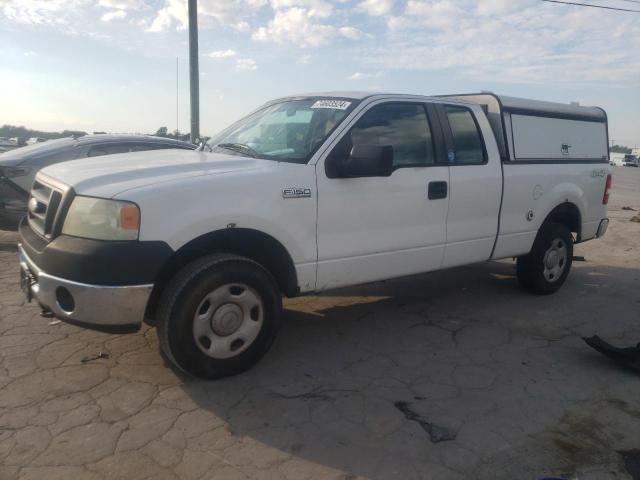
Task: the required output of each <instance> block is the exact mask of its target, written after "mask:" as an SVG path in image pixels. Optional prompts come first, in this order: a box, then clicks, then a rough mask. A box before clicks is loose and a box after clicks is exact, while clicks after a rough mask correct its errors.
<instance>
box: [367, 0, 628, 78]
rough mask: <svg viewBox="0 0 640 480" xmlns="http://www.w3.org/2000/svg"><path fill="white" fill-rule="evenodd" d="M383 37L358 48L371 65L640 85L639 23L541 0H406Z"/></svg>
mask: <svg viewBox="0 0 640 480" xmlns="http://www.w3.org/2000/svg"><path fill="white" fill-rule="evenodd" d="M387 27H388V32H387V34H386V38H385V41H384V42H378V43H377V44H376V45H371V46H370V47H369V48H364V49H359V50H358V51H357V52H356V55H358V57H359V58H362V59H365V61H366V62H367V64H369V66H370V67H372V68H379V69H402V70H438V71H450V72H451V73H452V74H456V75H461V76H464V77H466V78H469V79H475V80H482V81H485V80H488V81H491V82H512V83H514V82H515V83H533V82H535V83H543V82H549V81H553V82H564V83H569V82H570V83H602V82H606V84H608V85H611V84H618V85H625V84H626V85H639V84H640V57H638V56H637V54H636V53H635V52H638V51H640V24H638V23H637V22H634V20H633V18H632V17H631V16H623V15H619V14H615V13H613V14H612V13H603V12H602V11H599V10H597V9H591V8H577V7H570V6H567V7H565V6H559V5H553V4H541V2H539V1H538V0H455V1H453V0H436V1H428V2H427V1H419V0H408V1H407V3H406V6H405V8H404V12H403V13H402V14H400V15H396V16H392V17H389V18H388V19H387Z"/></svg>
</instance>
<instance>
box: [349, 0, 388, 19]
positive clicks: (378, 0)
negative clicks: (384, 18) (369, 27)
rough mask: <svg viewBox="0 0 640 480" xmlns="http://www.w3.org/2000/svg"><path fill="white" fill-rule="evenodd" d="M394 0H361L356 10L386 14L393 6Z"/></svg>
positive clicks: (375, 14) (371, 13) (377, 14)
mask: <svg viewBox="0 0 640 480" xmlns="http://www.w3.org/2000/svg"><path fill="white" fill-rule="evenodd" d="M393 4H394V0H363V1H362V2H360V3H359V4H358V10H363V11H365V12H367V13H368V14H369V15H372V16H376V17H378V16H381V15H386V14H388V13H389V12H390V11H391V9H392V8H393Z"/></svg>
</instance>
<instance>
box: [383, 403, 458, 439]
mask: <svg viewBox="0 0 640 480" xmlns="http://www.w3.org/2000/svg"><path fill="white" fill-rule="evenodd" d="M394 405H395V407H396V408H397V409H398V410H400V411H401V412H402V413H403V414H404V416H405V417H406V419H407V420H410V421H412V422H417V423H418V424H419V425H420V426H421V427H422V429H423V430H424V431H425V432H427V434H428V435H429V439H430V440H431V442H432V443H440V442H447V441H450V440H455V438H456V436H457V435H458V432H456V431H454V430H452V429H450V428H447V427H441V426H439V425H436V424H435V423H431V422H429V421H428V420H426V419H425V418H424V417H423V416H422V415H420V414H419V413H417V412H415V411H414V410H412V409H411V404H410V403H409V402H395V403H394Z"/></svg>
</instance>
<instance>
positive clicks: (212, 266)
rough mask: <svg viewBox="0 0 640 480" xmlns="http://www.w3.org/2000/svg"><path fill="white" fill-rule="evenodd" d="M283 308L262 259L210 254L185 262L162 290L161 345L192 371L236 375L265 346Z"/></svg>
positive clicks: (208, 376)
mask: <svg viewBox="0 0 640 480" xmlns="http://www.w3.org/2000/svg"><path fill="white" fill-rule="evenodd" d="M281 310H282V298H281V296H280V293H279V291H278V289H277V287H276V282H275V280H274V279H273V277H272V276H271V274H270V273H269V272H268V271H267V270H265V269H264V268H263V267H262V266H261V265H259V264H258V263H256V262H254V261H252V260H249V259H248V258H244V257H239V256H236V255H228V254H214V255H209V256H206V257H203V258H200V259H198V260H195V261H194V262H192V263H190V264H189V265H187V266H186V267H184V268H183V269H182V270H181V271H180V272H178V274H177V275H176V276H175V277H174V278H173V279H172V280H171V282H170V283H169V284H168V286H167V288H166V289H165V291H164V292H163V294H162V299H161V302H160V305H159V307H158V336H159V337H160V345H161V347H162V350H163V352H164V353H165V354H166V356H167V357H168V358H169V360H171V361H172V362H173V363H174V364H175V365H176V366H177V367H179V368H180V369H182V370H184V371H186V372H187V373H190V374H192V375H195V376H197V377H201V378H206V379H215V378H220V377H226V376H229V375H235V374H237V373H240V372H243V371H244V370H246V369H248V368H250V367H251V366H252V365H254V364H255V363H256V362H257V361H258V360H259V359H260V358H261V357H262V356H263V355H264V354H265V353H266V352H267V350H268V349H269V347H270V346H271V344H272V343H273V340H274V339H275V336H276V333H277V330H278V326H279V323H280V316H281Z"/></svg>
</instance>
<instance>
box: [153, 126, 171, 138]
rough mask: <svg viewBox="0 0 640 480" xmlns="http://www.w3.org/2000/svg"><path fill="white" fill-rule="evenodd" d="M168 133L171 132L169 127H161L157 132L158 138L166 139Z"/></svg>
mask: <svg viewBox="0 0 640 480" xmlns="http://www.w3.org/2000/svg"><path fill="white" fill-rule="evenodd" d="M168 132H169V129H168V128H167V127H160V128H159V129H158V130H156V136H157V137H166V136H167V133H168Z"/></svg>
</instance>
